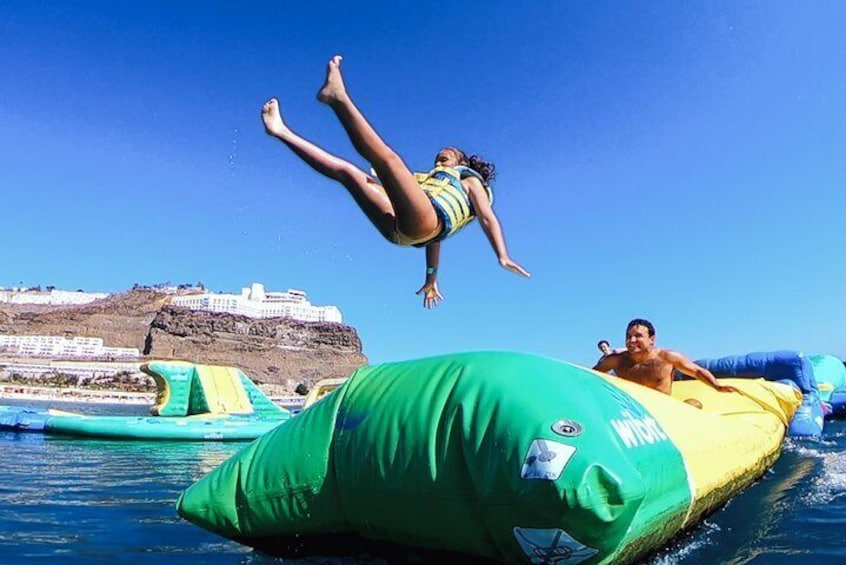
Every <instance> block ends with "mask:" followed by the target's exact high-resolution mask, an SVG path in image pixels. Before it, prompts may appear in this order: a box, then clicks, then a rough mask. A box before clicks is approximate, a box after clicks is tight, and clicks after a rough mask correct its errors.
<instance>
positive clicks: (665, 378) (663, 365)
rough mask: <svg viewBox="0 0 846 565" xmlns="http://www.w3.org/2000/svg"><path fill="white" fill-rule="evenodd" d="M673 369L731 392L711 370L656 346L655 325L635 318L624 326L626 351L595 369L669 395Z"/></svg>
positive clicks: (600, 361) (613, 354)
mask: <svg viewBox="0 0 846 565" xmlns="http://www.w3.org/2000/svg"><path fill="white" fill-rule="evenodd" d="M673 369H676V370H678V371H681V372H682V373H684V374H685V375H689V376H691V377H694V378H697V379H699V380H700V381H702V382H704V383H707V384H709V385H711V386H712V387H714V388H715V389H717V390H719V391H720V392H731V391H733V390H734V389H733V388H731V387H729V386H723V385H721V384H720V383H719V382H717V379H715V378H714V375H712V374H711V371H709V370H707V369H704V368H702V367H700V366H699V365H697V364H696V363H694V362H693V361H691V360H690V359H688V358H687V357H685V356H684V355H682V354H681V353H676V352H675V351H670V350H669V349H658V348H657V347H655V326H653V325H652V323H651V322H649V321H648V320H641V319H635V320H632V321H631V322H629V325H628V326H627V327H626V351H625V352H623V353H612V354H610V355H606V356H605V357H603V358H602V359H600V360H599V361H598V362H597V363H596V366H595V367H594V370H596V371H602V372H604V373H609V372H611V371H614V373H615V374H616V375H617V376H618V377H620V378H623V379H626V380H627V381H632V382H635V383H638V384H642V385H643V386H648V387H649V388H654V389H655V390H658V391H661V392H663V393H665V394H670V393H671V391H672V388H673Z"/></svg>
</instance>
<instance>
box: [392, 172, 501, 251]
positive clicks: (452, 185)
mask: <svg viewBox="0 0 846 565" xmlns="http://www.w3.org/2000/svg"><path fill="white" fill-rule="evenodd" d="M414 176H415V178H416V179H417V182H418V183H419V184H420V188H421V189H423V192H425V193H426V195H427V196H429V201H430V202H431V203H432V206H433V207H434V208H435V211H436V212H437V214H438V217H439V218H440V221H441V223H442V224H443V226H442V227H441V229H440V230H439V231H438V233H437V234H434V235H433V236H431V237H428V238H426V241H419V242H418V241H415V242H409V243H405V244H406V245H414V246H416V247H423V246H425V245H427V244H429V243H431V242H433V241H440V240H442V239H446V238H447V237H449V236H451V235H452V234H454V233H456V232H457V231H458V230H460V229H461V228H463V227H464V226H466V225H467V224H469V223H470V222H471V221H473V218H475V217H476V211H475V210H474V209H473V203H472V202H471V201H470V197H469V196H468V194H467V192H465V190H464V187H463V186H461V179H466V178H469V177H476V178H478V179H479V180H480V181H482V186H484V187H485V191H486V192H487V194H488V200H489V201H490V202H491V204H493V192H492V191H491V188H490V187H489V186H488V185H486V184H485V183H484V179H483V178H482V175H480V174H479V173H478V172H477V171H474V170H473V169H471V168H470V167H465V166H463V165H459V166H457V167H435V168H434V169H432V170H431V171H429V172H428V173H414ZM400 236H401V237H402V235H401V234H400ZM397 243H400V244H401V245H402V244H403V243H404V242H402V243H401V242H397Z"/></svg>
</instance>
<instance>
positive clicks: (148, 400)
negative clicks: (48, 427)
mask: <svg viewBox="0 0 846 565" xmlns="http://www.w3.org/2000/svg"><path fill="white" fill-rule="evenodd" d="M7 398H8V399H14V400H45V401H48V402H74V403H93V404H140V405H146V406H152V405H153V404H154V403H155V402H156V393H154V392H124V391H119V390H93V389H86V388H55V387H40V386H28V385H10V384H5V385H0V400H2V399H7Z"/></svg>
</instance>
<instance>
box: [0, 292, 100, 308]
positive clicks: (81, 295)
mask: <svg viewBox="0 0 846 565" xmlns="http://www.w3.org/2000/svg"><path fill="white" fill-rule="evenodd" d="M108 295H109V294H108V293H106V292H83V291H81V290H77V291H72V290H56V289H50V290H49V291H46V292H43V291H40V290H29V289H12V290H6V289H0V302H6V303H9V304H53V305H58V304H88V303H89V302H94V301H95V300H100V299H101V298H106V297H107V296H108Z"/></svg>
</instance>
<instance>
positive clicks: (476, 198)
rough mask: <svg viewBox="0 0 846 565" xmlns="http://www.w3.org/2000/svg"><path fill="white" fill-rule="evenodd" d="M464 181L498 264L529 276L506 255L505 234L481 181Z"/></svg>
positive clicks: (475, 179)
mask: <svg viewBox="0 0 846 565" xmlns="http://www.w3.org/2000/svg"><path fill="white" fill-rule="evenodd" d="M466 182H467V186H468V192H469V193H470V202H472V203H473V209H474V210H475V211H476V217H477V218H479V224H481V226H482V231H484V232H485V235H486V236H487V238H488V241H489V242H490V244H491V247H493V250H494V253H496V256H497V259H499V264H500V266H502V267H503V268H506V269H508V270H509V271H511V272H512V273H516V274H518V275H523V276H524V277H531V276H532V275H530V274H529V272H528V271H527V270H526V269H524V268H523V267H521V266H520V265H519V264H517V262H516V261H514V260H513V259H511V257H509V256H508V249H507V248H506V247H505V236H504V235H503V234H502V226H500V224H499V219H498V218H497V217H496V213H494V211H493V208H491V203H490V201H489V200H488V195H487V192H486V191H485V187H484V186H482V181H480V180H479V179H477V178H475V177H471V178H468V179H466Z"/></svg>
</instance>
